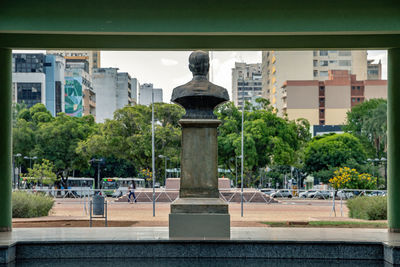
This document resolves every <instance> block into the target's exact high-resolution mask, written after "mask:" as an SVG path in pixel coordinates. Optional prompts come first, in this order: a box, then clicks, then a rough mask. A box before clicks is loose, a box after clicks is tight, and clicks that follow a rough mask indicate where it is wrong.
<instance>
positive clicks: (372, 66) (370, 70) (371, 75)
mask: <svg viewBox="0 0 400 267" xmlns="http://www.w3.org/2000/svg"><path fill="white" fill-rule="evenodd" d="M367 76H368V80H381V79H382V63H381V61H380V60H379V62H378V63H374V60H373V59H370V60H368V66H367Z"/></svg>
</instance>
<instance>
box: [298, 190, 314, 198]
mask: <svg viewBox="0 0 400 267" xmlns="http://www.w3.org/2000/svg"><path fill="white" fill-rule="evenodd" d="M315 192H317V190H313V189H311V190H307V191H306V192H302V193H300V194H299V197H301V198H307V197H308V195H309V194H311V193H315Z"/></svg>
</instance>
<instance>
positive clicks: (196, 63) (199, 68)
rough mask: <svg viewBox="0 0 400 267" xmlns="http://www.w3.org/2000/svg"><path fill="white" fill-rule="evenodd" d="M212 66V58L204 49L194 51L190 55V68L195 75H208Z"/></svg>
mask: <svg viewBox="0 0 400 267" xmlns="http://www.w3.org/2000/svg"><path fill="white" fill-rule="evenodd" d="M209 68H210V58H209V56H208V53H206V52H204V51H200V50H197V51H194V52H192V53H191V54H190V56H189V69H190V71H191V72H192V73H193V76H206V75H207V73H208V70H209Z"/></svg>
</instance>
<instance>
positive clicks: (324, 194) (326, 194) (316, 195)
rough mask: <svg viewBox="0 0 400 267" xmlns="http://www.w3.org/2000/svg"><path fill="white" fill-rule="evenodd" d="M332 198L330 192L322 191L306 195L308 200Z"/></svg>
mask: <svg viewBox="0 0 400 267" xmlns="http://www.w3.org/2000/svg"><path fill="white" fill-rule="evenodd" d="M331 196H332V193H331V192H330V191H326V190H322V191H316V192H314V193H310V194H308V197H309V198H319V199H327V198H330V197H331Z"/></svg>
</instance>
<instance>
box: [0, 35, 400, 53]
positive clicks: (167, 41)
mask: <svg viewBox="0 0 400 267" xmlns="http://www.w3.org/2000/svg"><path fill="white" fill-rule="evenodd" d="M0 47H7V48H12V49H101V50H193V49H212V50H264V49H283V50H295V49H318V48H320V49H388V48H392V47H400V34H391V35H390V34H380V35H379V34H375V35H286V36H284V35H268V36H265V35H189V34H188V35H164V34H163V35H161V34H159V35H116V34H113V35H110V34H108V35H105V34H87V35H78V34H0Z"/></svg>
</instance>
